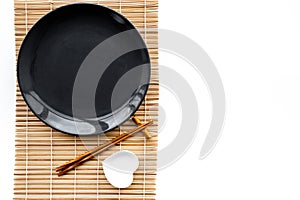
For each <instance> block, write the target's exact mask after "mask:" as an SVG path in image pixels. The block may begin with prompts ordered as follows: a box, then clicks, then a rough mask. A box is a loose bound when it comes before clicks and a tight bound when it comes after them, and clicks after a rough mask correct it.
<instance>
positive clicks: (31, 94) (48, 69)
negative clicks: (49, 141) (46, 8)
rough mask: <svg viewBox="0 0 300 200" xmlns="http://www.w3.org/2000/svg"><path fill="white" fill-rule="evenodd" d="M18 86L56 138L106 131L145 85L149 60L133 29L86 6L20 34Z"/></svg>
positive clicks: (62, 11)
mask: <svg viewBox="0 0 300 200" xmlns="http://www.w3.org/2000/svg"><path fill="white" fill-rule="evenodd" d="M17 70H18V82H19V86H20V89H21V92H22V95H23V97H24V99H25V101H26V103H27V104H28V106H29V107H30V109H31V110H32V111H33V113H34V114H35V115H36V116H37V117H38V118H39V119H40V120H42V121H43V122H44V123H46V124H47V125H49V126H51V127H52V128H55V129H57V130H59V131H61V132H64V133H69V134H75V135H91V134H98V133H103V132H106V131H109V130H111V129H113V128H115V127H117V126H119V125H120V124H122V123H123V122H125V121H126V120H127V119H128V118H129V117H130V116H131V115H133V114H134V113H135V111H136V110H137V109H138V107H139V106H140V104H141V103H142V101H143V99H144V97H145V95H146V92H147V89H148V86H149V81H150V58H149V54H148V51H147V48H146V45H145V43H144V41H143V39H142V37H141V36H140V34H139V32H138V31H137V30H136V29H135V27H134V26H133V25H132V24H131V23H130V22H129V21H128V20H127V19H126V18H125V17H124V16H122V15H121V14H119V13H117V12H115V11H113V10H111V9H109V8H106V7H103V6H98V5H93V4H85V3H80V4H71V5H68V6H63V7H60V8H58V9H56V10H54V11H52V12H50V13H49V14H47V15H46V16H44V17H43V18H42V19H41V20H39V21H38V22H37V23H36V24H35V25H34V26H33V28H32V29H31V30H30V31H29V33H28V34H27V36H26V38H25V40H24V42H23V44H22V46H21V49H20V53H19V58H18V68H17Z"/></svg>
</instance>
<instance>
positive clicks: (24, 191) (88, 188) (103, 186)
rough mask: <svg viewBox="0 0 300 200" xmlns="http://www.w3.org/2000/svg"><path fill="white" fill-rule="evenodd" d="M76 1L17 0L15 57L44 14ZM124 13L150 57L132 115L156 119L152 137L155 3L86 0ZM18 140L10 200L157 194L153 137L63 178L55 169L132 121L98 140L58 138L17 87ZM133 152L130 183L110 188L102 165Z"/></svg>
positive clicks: (125, 199)
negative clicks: (142, 94)
mask: <svg viewBox="0 0 300 200" xmlns="http://www.w3.org/2000/svg"><path fill="white" fill-rule="evenodd" d="M79 2H82V1H80V0H68V1H63V0H15V41H16V56H18V53H19V49H20V45H21V44H22V41H23V39H24V37H25V35H26V33H27V32H28V31H29V30H30V28H31V27H32V26H33V25H34V24H35V22H36V21H37V20H39V19H40V18H41V17H43V16H44V15H45V14H47V13H48V12H50V11H51V10H54V9H56V8H58V7H60V6H63V5H67V4H71V3H79ZM84 2H86V3H93V4H101V5H104V6H107V7H109V8H111V9H114V10H116V11H118V12H120V13H122V14H123V15H124V16H125V17H127V18H128V19H129V20H130V21H131V22H132V23H133V24H134V25H135V26H136V28H137V29H138V30H139V31H140V33H141V35H142V36H143V38H144V40H145V41H146V43H147V47H148V49H149V53H150V59H151V63H152V69H151V72H152V74H151V84H150V86H149V90H148V93H147V96H146V98H145V100H144V102H143V104H142V105H141V106H140V108H139V110H138V111H137V112H136V115H137V116H138V117H139V118H140V119H141V120H142V121H147V120H149V119H152V120H154V124H153V125H151V126H150V127H149V131H150V132H152V133H154V134H156V133H157V131H158V129H157V124H158V92H159V91H158V89H159V87H158V67H157V66H158V38H157V37H158V35H157V28H158V17H157V14H158V0H86V1H84ZM16 96H17V97H16V141H15V149H16V150H15V152H16V154H15V155H16V156H15V175H14V185H15V186H14V199H15V200H21V199H53V200H58V199H65V200H66V199H81V200H84V199H91V200H93V199H104V200H112V199H122V200H135V199H146V200H154V199H155V191H156V162H157V137H154V138H152V139H151V140H146V139H145V137H144V136H143V135H142V134H141V133H138V134H136V135H135V136H133V137H131V138H129V139H127V140H126V141H124V142H122V143H121V144H118V145H116V146H114V147H112V148H110V149H109V150H107V151H105V152H103V153H102V154H101V155H99V156H98V157H97V159H96V158H95V159H92V160H90V161H88V162H87V163H85V164H84V165H81V166H79V167H78V168H77V169H76V170H73V171H71V172H70V173H68V174H67V175H65V176H63V177H58V176H57V174H56V173H55V167H56V166H58V165H60V164H62V163H64V162H65V161H68V160H70V159H72V158H74V157H75V156H76V155H79V154H81V153H84V152H85V151H86V150H87V149H89V148H92V147H95V146H97V145H99V144H102V143H104V142H105V141H107V140H108V139H111V138H114V137H116V136H118V135H119V134H120V133H122V132H124V131H127V130H130V129H132V128H133V127H135V125H134V124H133V122H131V121H127V122H125V123H124V124H123V125H122V126H121V127H119V128H116V129H115V130H113V131H111V132H109V133H106V134H105V136H104V135H99V136H90V137H86V138H85V139H84V141H82V140H81V138H80V137H76V136H70V135H66V134H62V133H60V132H58V131H56V130H53V129H51V128H50V127H48V126H46V125H45V124H43V123H42V122H41V121H40V120H39V119H37V118H36V117H35V115H34V114H33V113H32V112H31V111H30V110H29V108H28V107H27V105H26V104H25V102H24V100H23V97H22V95H21V92H20V89H19V87H18V84H16ZM121 149H123V150H129V151H132V152H134V153H135V154H136V155H137V157H138V158H139V161H140V166H139V168H138V170H137V171H136V173H135V175H134V181H133V184H132V185H131V186H130V187H129V188H126V189H116V188H114V187H112V186H111V185H110V184H109V183H108V181H107V180H106V178H105V175H104V173H103V168H102V164H101V161H103V160H104V159H105V158H106V157H107V156H109V155H111V154H113V153H114V152H117V151H119V150H121Z"/></svg>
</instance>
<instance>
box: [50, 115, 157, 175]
mask: <svg viewBox="0 0 300 200" xmlns="http://www.w3.org/2000/svg"><path fill="white" fill-rule="evenodd" d="M152 123H153V121H152V120H150V121H149V122H147V123H145V124H142V125H140V126H138V127H137V128H135V129H133V130H131V131H129V132H127V133H123V134H121V135H120V136H118V137H116V138H114V139H112V140H110V141H108V142H106V143H104V144H103V145H100V146H98V147H96V148H94V149H92V150H91V151H88V152H86V153H84V154H82V155H80V156H78V157H77V158H75V159H73V160H70V161H69V162H67V163H65V164H63V165H61V166H59V167H57V168H56V171H59V173H58V176H62V175H64V174H66V173H67V172H68V171H70V170H72V169H74V168H75V167H77V166H79V165H81V164H82V163H84V162H85V161H87V160H89V159H91V158H93V157H94V156H95V155H97V154H99V153H101V152H103V151H104V150H106V149H108V148H109V147H111V146H113V145H115V144H117V143H119V142H121V141H123V140H126V139H127V138H128V137H130V136H132V135H133V134H135V133H137V132H139V131H141V130H144V129H145V128H146V127H147V126H149V125H150V124H152Z"/></svg>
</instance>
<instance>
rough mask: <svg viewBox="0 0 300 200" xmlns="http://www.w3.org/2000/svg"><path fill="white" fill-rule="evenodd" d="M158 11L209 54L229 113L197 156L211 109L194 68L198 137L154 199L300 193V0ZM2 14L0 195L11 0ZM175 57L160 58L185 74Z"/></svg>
mask: <svg viewBox="0 0 300 200" xmlns="http://www.w3.org/2000/svg"><path fill="white" fill-rule="evenodd" d="M159 17H160V19H159V20H160V27H161V28H167V29H171V30H174V31H178V32H180V33H183V34H184V35H186V36H188V37H189V38H191V39H193V40H194V41H196V42H197V43H198V44H199V45H200V46H202V47H203V48H204V49H205V51H206V52H207V53H208V54H209V55H210V57H211V58H212V60H213V61H214V63H215V65H216V66H217V68H218V71H219V73H220V75H221V77H222V80H223V83H224V87H225V92H226V98H227V113H226V122H225V126H224V130H223V135H222V138H221V140H220V141H219V143H218V145H217V146H216V148H215V149H214V151H213V152H212V153H211V154H210V155H209V156H208V157H207V158H206V159H204V160H198V157H199V152H200V148H201V145H202V142H203V139H204V137H205V134H206V132H207V129H208V127H209V120H210V116H211V110H210V106H211V105H210V101H209V96H208V93H207V91H206V88H205V84H204V83H203V81H202V80H201V79H199V78H198V79H197V78H195V77H193V76H194V75H192V74H191V75H190V77H191V78H190V79H191V80H190V82H191V83H193V84H195V83H198V84H199V87H197V91H198V95H197V97H198V99H199V110H200V113H201V115H200V125H199V133H198V136H197V138H196V140H195V141H194V144H193V146H192V147H191V148H190V150H189V151H188V152H187V153H186V154H185V156H184V157H183V158H182V159H180V160H179V161H178V162H177V163H176V164H174V165H172V166H171V167H169V168H167V169H165V170H163V171H160V172H159V174H158V182H157V193H158V196H157V199H160V200H161V199H187V198H188V199H203V200H219V199H231V200H240V199H243V200H247V199H249V200H253V199H257V200H265V199H272V200H277V199H278V200H282V199H289V200H296V199H297V200H298V199H300V190H299V184H300V156H299V155H300V127H299V122H300V91H299V87H300V77H299V73H300V56H299V54H300V2H299V1H298V0H251V1H250V0H248V1H246V0H243V1H241V0H227V1H224V0H210V1H204V0H185V1H178V0H176V1H175V0H160V13H159ZM0 19H1V23H0V92H1V98H0V125H1V126H0V132H1V134H0V142H1V144H0V152H1V165H0V166H1V169H0V197H1V199H12V193H13V165H14V163H13V161H14V102H15V100H14V89H15V88H14V87H15V71H14V69H15V67H14V66H15V63H14V60H15V57H14V56H15V55H14V33H13V1H12V0H10V1H8V0H5V1H2V2H1V6H0ZM174 42H176V41H174ZM168 56H170V55H166V54H163V53H162V54H161V62H162V63H163V64H164V65H168V66H172V67H174V69H176V70H178V71H179V72H181V71H182V67H188V66H184V64H183V63H181V62H179V61H178V62H174V61H173V62H172V60H173V59H170V57H168ZM180 70H181V71H180ZM184 73H185V74H184V75H187V76H188V73H191V71H190V70H186V71H185V72H184ZM167 97H168V95H167V94H163V95H162V104H163V102H164V101H166V98H167ZM175 110H178V109H175ZM177 115H178V113H172V111H168V113H167V116H168V117H169V118H168V119H169V120H168V123H167V124H166V125H168V126H167V127H169V128H165V131H164V132H163V134H162V135H161V139H160V148H162V147H163V146H165V145H166V144H167V143H168V142H169V141H168V138H169V139H170V138H172V137H174V133H175V132H174V131H169V132H168V131H166V130H171V129H172V128H170V124H172V122H174V121H173V120H175V121H176V120H177V121H178V119H176V117H174V116H177ZM170 116H173V118H171V117H170ZM170 119H172V120H170ZM170 121H171V123H170Z"/></svg>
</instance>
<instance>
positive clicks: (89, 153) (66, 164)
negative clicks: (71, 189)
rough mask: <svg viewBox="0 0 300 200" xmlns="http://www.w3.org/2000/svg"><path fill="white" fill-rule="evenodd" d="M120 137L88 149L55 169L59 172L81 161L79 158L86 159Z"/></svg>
mask: <svg viewBox="0 0 300 200" xmlns="http://www.w3.org/2000/svg"><path fill="white" fill-rule="evenodd" d="M121 136H125V135H121ZM120 138H121V137H120ZM118 139H119V137H115V138H114V139H112V140H110V141H109V142H106V143H104V144H102V145H100V146H98V147H95V148H94V149H92V150H91V151H87V152H85V153H83V154H81V155H80V156H78V157H76V158H75V159H72V160H70V161H68V162H66V163H65V164H62V165H60V166H58V167H57V168H56V169H55V170H56V171H57V172H58V171H61V170H63V169H65V168H67V167H68V166H70V165H72V164H74V163H75V162H77V161H79V160H81V159H84V158H85V157H87V156H89V155H92V154H94V153H95V152H96V151H98V150H99V149H106V147H107V146H108V145H110V143H114V142H115V141H116V140H118Z"/></svg>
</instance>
